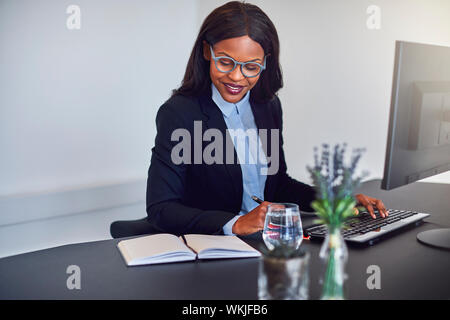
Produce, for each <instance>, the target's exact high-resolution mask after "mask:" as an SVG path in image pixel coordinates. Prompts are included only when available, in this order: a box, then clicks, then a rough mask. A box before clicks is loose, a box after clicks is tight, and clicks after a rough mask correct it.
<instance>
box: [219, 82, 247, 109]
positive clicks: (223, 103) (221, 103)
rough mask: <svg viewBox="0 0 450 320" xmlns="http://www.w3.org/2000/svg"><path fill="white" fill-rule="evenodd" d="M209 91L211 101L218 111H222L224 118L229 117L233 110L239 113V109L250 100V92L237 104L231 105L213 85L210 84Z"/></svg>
mask: <svg viewBox="0 0 450 320" xmlns="http://www.w3.org/2000/svg"><path fill="white" fill-rule="evenodd" d="M211 90H212V99H213V101H214V102H215V103H216V104H217V106H218V107H219V109H220V111H222V113H223V115H224V116H225V117H229V116H230V115H231V113H232V112H233V110H236V111H237V113H239V109H240V108H241V106H242V105H244V104H247V103H248V101H249V99H250V90H249V91H248V92H247V93H246V94H245V96H244V97H243V98H242V99H241V100H240V101H239V102H237V103H231V102H228V101H226V100H225V99H224V98H222V95H221V94H220V92H219V90H217V88H216V86H215V85H214V83H212V82H211Z"/></svg>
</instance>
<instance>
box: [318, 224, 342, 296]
mask: <svg viewBox="0 0 450 320" xmlns="http://www.w3.org/2000/svg"><path fill="white" fill-rule="evenodd" d="M339 232H340V231H339V228H337V229H335V228H331V229H330V230H329V239H328V240H329V242H328V243H327V245H328V246H330V249H329V250H330V251H329V253H328V258H327V267H326V271H325V278H324V284H323V290H322V299H343V298H344V290H343V283H342V277H343V275H340V274H339V273H342V272H343V270H342V266H341V265H339V264H341V261H336V256H335V254H336V247H335V246H336V245H339V244H337V243H334V242H335V240H336V239H334V237H336V236H337V237H339V234H336V233H339ZM338 259H339V258H338ZM337 264H338V265H337ZM338 279H339V281H338Z"/></svg>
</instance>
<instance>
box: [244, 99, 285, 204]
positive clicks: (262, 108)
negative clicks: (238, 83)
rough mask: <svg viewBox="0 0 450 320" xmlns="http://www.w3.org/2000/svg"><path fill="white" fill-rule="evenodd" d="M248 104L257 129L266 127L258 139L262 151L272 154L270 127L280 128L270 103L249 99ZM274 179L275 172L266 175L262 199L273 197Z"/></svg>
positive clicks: (269, 199)
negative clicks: (264, 132)
mask: <svg viewBox="0 0 450 320" xmlns="http://www.w3.org/2000/svg"><path fill="white" fill-rule="evenodd" d="M250 105H251V107H252V111H253V117H254V118H255V124H256V126H257V127H258V130H259V129H267V134H266V136H265V137H263V136H261V134H260V139H261V142H262V145H263V150H264V153H265V154H266V156H267V155H269V156H271V155H272V148H271V146H272V141H271V129H280V128H276V124H275V122H274V120H273V116H272V115H273V111H272V110H271V107H272V104H271V103H270V102H267V103H257V102H253V101H250ZM258 132H259V131H258ZM280 134H281V132H280ZM264 139H265V140H266V142H264ZM269 165H270V164H269ZM276 181H277V175H276V174H275V175H268V176H267V179H266V185H265V188H264V200H266V201H271V199H273V196H274V192H275V186H276Z"/></svg>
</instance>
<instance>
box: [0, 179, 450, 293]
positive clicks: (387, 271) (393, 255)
mask: <svg viewBox="0 0 450 320" xmlns="http://www.w3.org/2000/svg"><path fill="white" fill-rule="evenodd" d="M379 186H380V181H379V180H377V181H369V182H366V183H364V184H363V185H362V187H361V188H360V189H359V190H358V193H359V192H361V193H365V194H368V195H371V196H374V197H377V198H380V199H382V200H383V202H384V203H385V204H386V206H387V207H388V208H393V209H414V210H417V211H423V212H428V213H431V217H429V218H428V219H426V220H425V221H426V222H425V223H424V224H422V225H420V226H419V227H416V228H412V229H408V230H406V231H404V232H402V233H400V234H397V235H395V236H394V237H391V238H390V239H386V240H384V241H381V242H380V243H378V244H376V245H374V246H373V247H369V248H364V249H361V248H354V247H349V262H348V265H347V273H348V275H349V279H348V280H347V287H348V289H347V297H348V298H349V299H449V298H450V285H449V284H450V271H449V270H450V252H449V251H444V250H440V249H435V248H432V247H428V246H425V245H423V244H420V243H419V242H418V241H417V240H416V235H417V233H419V232H421V231H424V230H429V229H435V228H442V227H450V200H449V199H450V185H447V184H431V183H414V184H412V185H408V186H405V187H401V188H398V189H396V190H392V191H388V192H386V191H382V190H380V188H379ZM311 220H312V218H304V225H308V224H310V223H311ZM120 240H121V239H111V240H104V241H96V242H89V243H81V244H72V245H66V246H61V247H56V248H51V249H46V250H40V251H36V252H31V253H26V254H20V255H16V256H12V257H6V258H2V259H0V299H186V300H188V299H189V300H196V299H202V300H203V299H204V300H211V299H213V300H215V299H220V300H222V299H233V300H235V299H237V300H239V299H257V275H258V265H259V261H260V259H259V258H250V259H233V260H212V261H196V262H182V263H173V264H164V265H148V266H138V267H127V266H126V265H125V263H124V261H123V259H122V257H121V255H120V253H119V251H118V250H117V248H116V245H117V242H118V241H120ZM247 241H248V243H249V244H251V245H253V246H257V245H258V244H259V243H258V241H257V240H247ZM320 245H321V243H320V242H309V241H306V240H305V241H304V242H303V244H302V246H304V248H305V249H306V250H309V251H310V253H311V263H310V279H311V281H310V282H311V284H310V298H311V299H317V298H318V297H319V296H320V286H319V284H318V277H319V273H320V271H319V259H318V252H319V249H320ZM69 265H77V266H79V267H80V269H81V289H80V290H76V289H74V290H69V289H67V286H66V281H67V278H68V277H69V275H68V274H67V273H66V269H67V267H68V266H69ZM369 265H378V266H379V267H380V269H381V290H369V289H368V288H367V286H366V281H367V278H368V277H369V275H368V274H367V273H366V270H367V267H368V266H369Z"/></svg>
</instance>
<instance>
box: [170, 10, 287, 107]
mask: <svg viewBox="0 0 450 320" xmlns="http://www.w3.org/2000/svg"><path fill="white" fill-rule="evenodd" d="M245 35H247V36H249V37H250V38H251V39H252V40H254V41H256V42H258V43H259V44H260V45H261V47H262V48H263V50H264V54H265V55H269V54H270V55H269V56H268V57H267V61H266V70H264V71H263V72H262V73H261V76H260V78H259V79H258V82H257V83H256V85H255V86H254V87H253V89H252V94H251V95H250V97H251V99H252V100H254V101H256V102H267V101H269V100H271V99H272V98H273V96H274V95H275V93H276V92H277V91H278V90H279V89H280V88H282V87H283V77H282V74H281V68H280V63H279V53H280V44H279V40H278V34H277V30H276V29H275V26H274V25H273V23H272V21H270V19H269V17H268V16H267V15H266V14H265V13H264V12H263V11H262V10H261V9H260V8H259V7H257V6H255V5H253V4H249V3H244V2H240V1H231V2H228V3H226V4H224V5H223V6H220V7H218V8H216V9H215V10H214V11H213V12H211V13H210V14H209V15H208V16H207V17H206V19H205V21H203V24H202V26H201V28H200V32H199V34H198V36H197V40H196V41H195V44H194V48H193V49H192V52H191V56H190V58H189V62H188V64H187V67H186V72H185V74H184V78H183V82H182V84H181V87H180V88H178V89H176V90H173V95H175V94H182V95H187V96H194V95H198V94H203V93H206V92H207V90H210V87H211V78H210V75H209V67H210V65H209V63H210V62H209V61H208V60H206V59H205V58H204V56H203V41H206V42H207V43H209V44H211V45H214V44H216V43H217V42H219V41H222V40H225V39H229V38H235V37H241V36H245Z"/></svg>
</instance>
